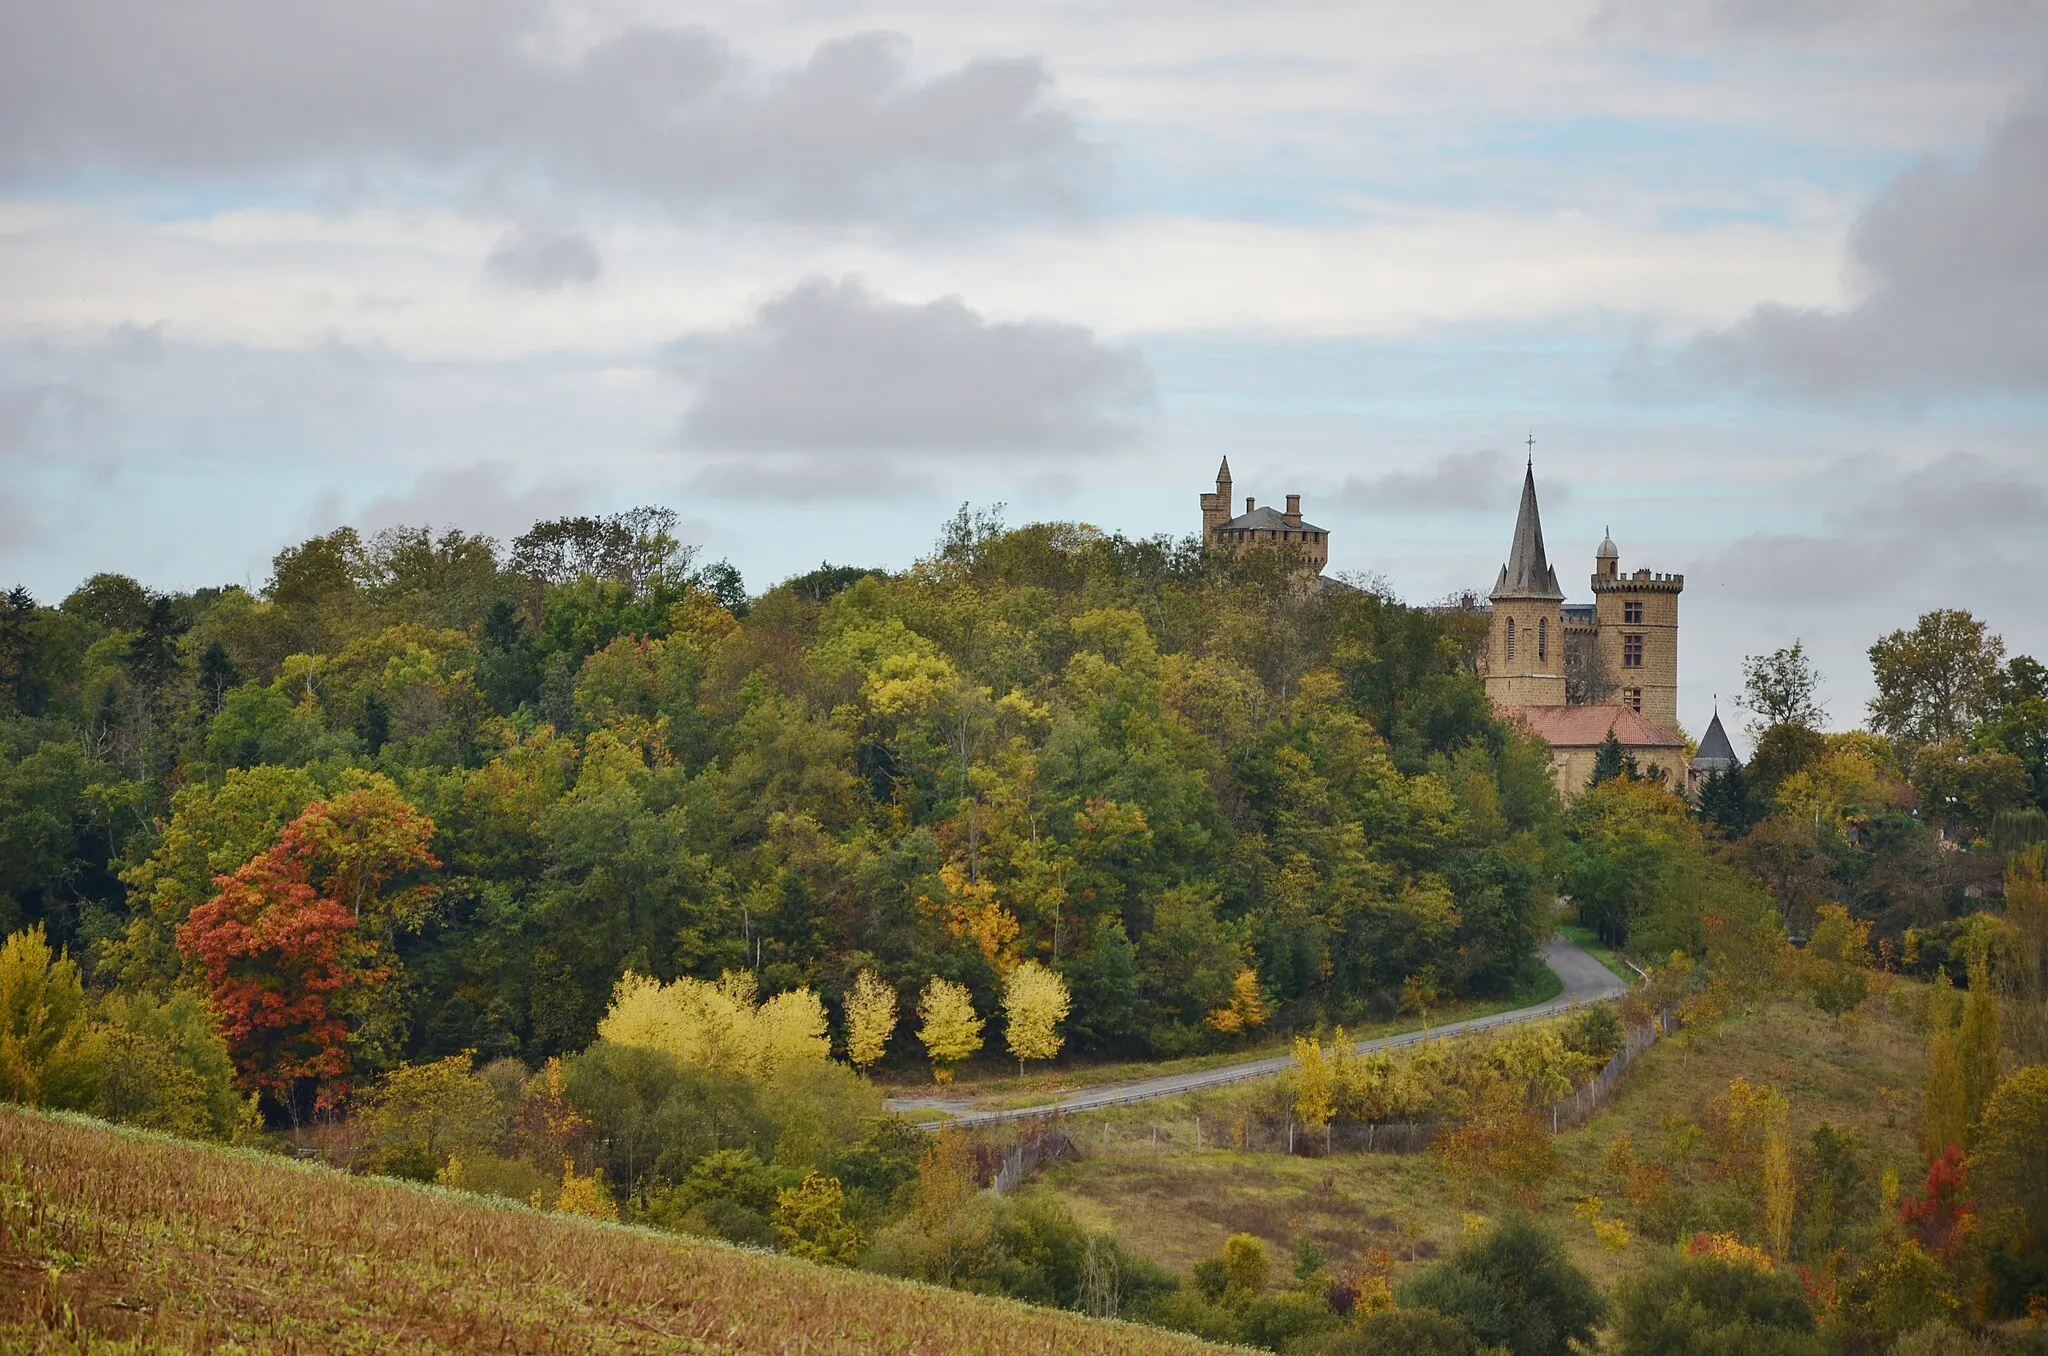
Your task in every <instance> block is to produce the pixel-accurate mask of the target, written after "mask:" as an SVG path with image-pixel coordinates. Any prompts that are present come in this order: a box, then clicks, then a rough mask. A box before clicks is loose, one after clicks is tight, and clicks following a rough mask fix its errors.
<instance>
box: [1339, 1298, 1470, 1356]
mask: <svg viewBox="0 0 2048 1356" xmlns="http://www.w3.org/2000/svg"><path fill="white" fill-rule="evenodd" d="M1479 1350H1480V1347H1479V1339H1478V1338H1477V1337H1475V1336H1474V1335H1473V1333H1472V1329H1470V1328H1468V1327H1466V1326H1465V1325H1464V1324H1463V1323H1461V1322H1459V1321H1458V1320H1457V1319H1455V1318H1452V1317H1450V1316H1449V1315H1447V1314H1440V1313H1438V1312H1437V1311H1436V1310H1434V1309H1382V1310H1380V1312H1378V1313H1376V1314H1373V1315H1371V1316H1370V1317H1368V1318H1366V1319H1365V1321H1364V1322H1362V1323H1360V1324H1359V1325H1358V1326H1357V1327H1356V1328H1354V1329H1353V1330H1352V1331H1350V1332H1345V1333H1336V1334H1333V1335H1331V1336H1329V1337H1326V1338H1324V1339H1323V1340H1322V1341H1321V1342H1320V1343H1317V1344H1314V1345H1311V1346H1307V1347H1305V1348H1304V1353H1305V1356H1479Z"/></svg>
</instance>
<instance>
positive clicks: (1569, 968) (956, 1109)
mask: <svg viewBox="0 0 2048 1356" xmlns="http://www.w3.org/2000/svg"><path fill="white" fill-rule="evenodd" d="M1543 963H1544V964H1546V965H1548V966H1549V967H1550V968H1551V970H1552V971H1554V972H1555V973H1556V975H1557V977H1558V978H1559V979H1561V980H1563V981H1564V992H1563V993H1561V994H1559V995H1558V996H1557V997H1555V998H1553V999H1551V1000H1550V1001H1548V1002H1546V1003H1536V1004H1534V1005H1532V1006H1530V1007H1526V1008H1516V1009H1515V1010H1514V1011H1512V1012H1497V1013H1494V1014H1493V1015H1492V1016H1491V1017H1470V1018H1467V1019H1466V1020H1464V1021H1462V1022H1446V1023H1444V1024H1443V1025H1442V1026H1438V1027H1432V1028H1430V1030H1429V1031H1428V1032H1426V1033H1425V1032H1421V1031H1404V1032H1402V1033H1401V1034H1400V1035H1398V1036H1382V1037H1380V1038H1379V1039H1377V1040H1369V1041H1360V1042H1359V1043H1358V1044H1357V1045H1356V1046H1355V1047H1353V1048H1354V1049H1356V1050H1357V1051H1358V1052H1359V1053H1360V1054H1366V1053H1368V1052H1371V1051H1374V1050H1392V1049H1396V1048H1398V1047H1400V1046H1403V1045H1413V1044H1415V1043H1416V1042H1417V1041H1420V1040H1422V1039H1424V1037H1425V1035H1426V1036H1428V1037H1431V1038H1434V1037H1439V1036H1458V1035H1464V1034H1466V1033H1468V1032H1473V1031H1491V1030H1492V1029H1494V1028H1495V1027H1502V1026H1513V1025H1515V1024H1516V1023H1518V1022H1534V1021H1539V1020H1541V1019H1542V1018H1545V1017H1554V1016H1556V1015H1557V1014H1558V1013H1560V1012H1564V1011H1567V1010H1568V1009H1571V1008H1574V1007H1578V1006H1580V1005H1582V1004H1585V1003H1597V1002H1600V1001H1601V1000H1603V999H1608V998H1618V997H1620V996H1621V995H1622V994H1623V993H1625V992H1627V986H1625V985H1624V984H1623V983H1622V982H1621V981H1620V980H1618V979H1616V978H1615V977H1614V974H1613V972H1612V971H1610V970H1609V969H1608V968H1607V967H1606V966H1604V965H1602V964H1601V963H1600V962H1599V961H1597V960H1595V959H1593V957H1592V955H1591V954H1590V953H1588V952H1587V951H1586V950H1585V949H1584V948H1582V947H1580V946H1579V945H1578V944H1576V943H1574V942H1571V941H1568V940H1567V939H1566V938H1564V937H1562V936H1557V937H1552V938H1551V939H1550V941H1549V942H1548V943H1547V944H1545V946H1544V948H1543ZM1293 1065H1294V1057H1293V1056H1292V1055H1269V1056H1267V1057H1266V1058H1264V1059H1248V1060H1245V1061H1243V1062H1242V1063H1238V1064H1226V1065H1223V1066H1222V1067H1220V1068H1214V1069H1201V1070H1198V1071H1196V1072H1194V1073H1177V1074H1160V1075H1157V1076H1155V1077H1152V1078H1134V1079H1130V1080H1128V1081H1126V1082H1122V1083H1103V1084H1099V1085H1097V1086H1096V1087H1092V1088H1082V1089H1079V1090H1077V1091H1074V1092H1070V1093H1067V1094H1066V1095H1065V1096H1055V1097H1051V1098H1048V1099H1047V1100H1046V1101H1044V1102H1039V1103H1036V1104H1033V1105H1030V1106H1016V1107H1002V1108H1000V1109H995V1110H982V1111H977V1110H976V1109H975V1105H974V1100H973V1099H972V1098H969V1097H956V1098H943V1097H896V1098H891V1099H890V1101H889V1109H890V1110H891V1111H902V1112H909V1113H912V1114H915V1113H917V1112H920V1111H926V1112H944V1113H947V1114H946V1115H945V1116H944V1118H943V1119H938V1120H934V1121H932V1122H930V1124H933V1125H941V1124H943V1125H990V1124H993V1123H995V1122H997V1121H1015V1120H1024V1119H1026V1118H1028V1117H1032V1116H1050V1115H1054V1114H1058V1113H1070V1112H1076V1111H1098V1110H1100V1109H1102V1108H1103V1107H1109V1106H1123V1105H1124V1104H1126V1103H1129V1102H1148V1101H1151V1100H1152V1099H1153V1098H1155V1097H1178V1096H1180V1095H1181V1094H1183V1093H1189V1092H1199V1091H1201V1090H1202V1089H1203V1088H1220V1087H1223V1086H1225V1085H1227V1084H1230V1083H1242V1082H1245V1081H1246V1080H1248V1079H1253V1078H1271V1077H1272V1076H1273V1075H1275V1074H1278V1073H1284V1072H1285V1071H1286V1070H1288V1069H1290V1068H1292V1067H1293Z"/></svg>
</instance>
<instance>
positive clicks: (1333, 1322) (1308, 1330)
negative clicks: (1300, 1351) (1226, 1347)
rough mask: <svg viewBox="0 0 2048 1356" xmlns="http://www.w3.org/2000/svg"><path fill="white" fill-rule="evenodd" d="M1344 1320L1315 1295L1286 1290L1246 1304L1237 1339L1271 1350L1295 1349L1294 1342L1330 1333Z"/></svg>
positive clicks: (1260, 1297)
mask: <svg viewBox="0 0 2048 1356" xmlns="http://www.w3.org/2000/svg"><path fill="white" fill-rule="evenodd" d="M1342 1322H1343V1320H1342V1319H1340V1318H1338V1317H1337V1316H1336V1315H1335V1314H1333V1313H1331V1312H1330V1306H1328V1305H1327V1304H1324V1303H1323V1302H1322V1300H1320V1299H1318V1298H1317V1297H1316V1296H1314V1295H1307V1294H1303V1293H1302V1292H1301V1291H1299V1290H1283V1291H1281V1292H1280V1293H1279V1294H1277V1295H1261V1296H1259V1297H1258V1298H1257V1299H1254V1300H1252V1301H1251V1302H1250V1303H1248V1304H1247V1305H1246V1306H1245V1310H1244V1320H1243V1325H1242V1327H1241V1328H1240V1330H1239V1333H1240V1335H1239V1339H1238V1340H1240V1341H1241V1342H1243V1343H1244V1344H1245V1345H1246V1346H1253V1347H1264V1348H1266V1350H1268V1351H1292V1350H1295V1345H1294V1344H1295V1343H1298V1342H1300V1341H1301V1340H1302V1339H1304V1338H1309V1337H1313V1336H1315V1335H1316V1334H1318V1333H1325V1332H1329V1331H1330V1330H1331V1329H1333V1328H1336V1327H1338V1326H1339V1325H1340V1324H1341V1323H1342Z"/></svg>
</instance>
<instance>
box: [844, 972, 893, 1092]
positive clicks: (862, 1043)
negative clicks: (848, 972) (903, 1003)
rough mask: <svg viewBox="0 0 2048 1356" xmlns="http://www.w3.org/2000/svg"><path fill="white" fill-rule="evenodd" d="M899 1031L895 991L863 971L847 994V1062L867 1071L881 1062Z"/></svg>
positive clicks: (873, 973)
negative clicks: (883, 1053) (894, 1034)
mask: <svg viewBox="0 0 2048 1356" xmlns="http://www.w3.org/2000/svg"><path fill="white" fill-rule="evenodd" d="M895 1030H896V991H895V990H894V989H892V988H890V987H889V983H888V981H887V980H885V979H883V978H882V977H881V976H880V975H878V974H876V973H875V972H874V971H873V970H863V971H861V972H860V975H859V977H858V978H856V979H855V980H854V981H853V988H851V989H850V990H848V991H847V994H846V1058H847V1060H848V1062H850V1063H851V1064H852V1065H853V1067H854V1068H856V1069H861V1070H866V1069H868V1068H870V1067H871V1066H873V1065H874V1063H875V1062H876V1061H877V1060H879V1059H881V1057H882V1052H883V1051H884V1050H886V1049H888V1047H889V1037H890V1036H891V1035H892V1034H893V1033H894V1032H895Z"/></svg>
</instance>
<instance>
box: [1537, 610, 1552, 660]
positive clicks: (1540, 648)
mask: <svg viewBox="0 0 2048 1356" xmlns="http://www.w3.org/2000/svg"><path fill="white" fill-rule="evenodd" d="M1536 658H1537V660H1538V661H1542V660H1546V659H1548V658H1550V618H1548V617H1538V618H1537V619H1536Z"/></svg>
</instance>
